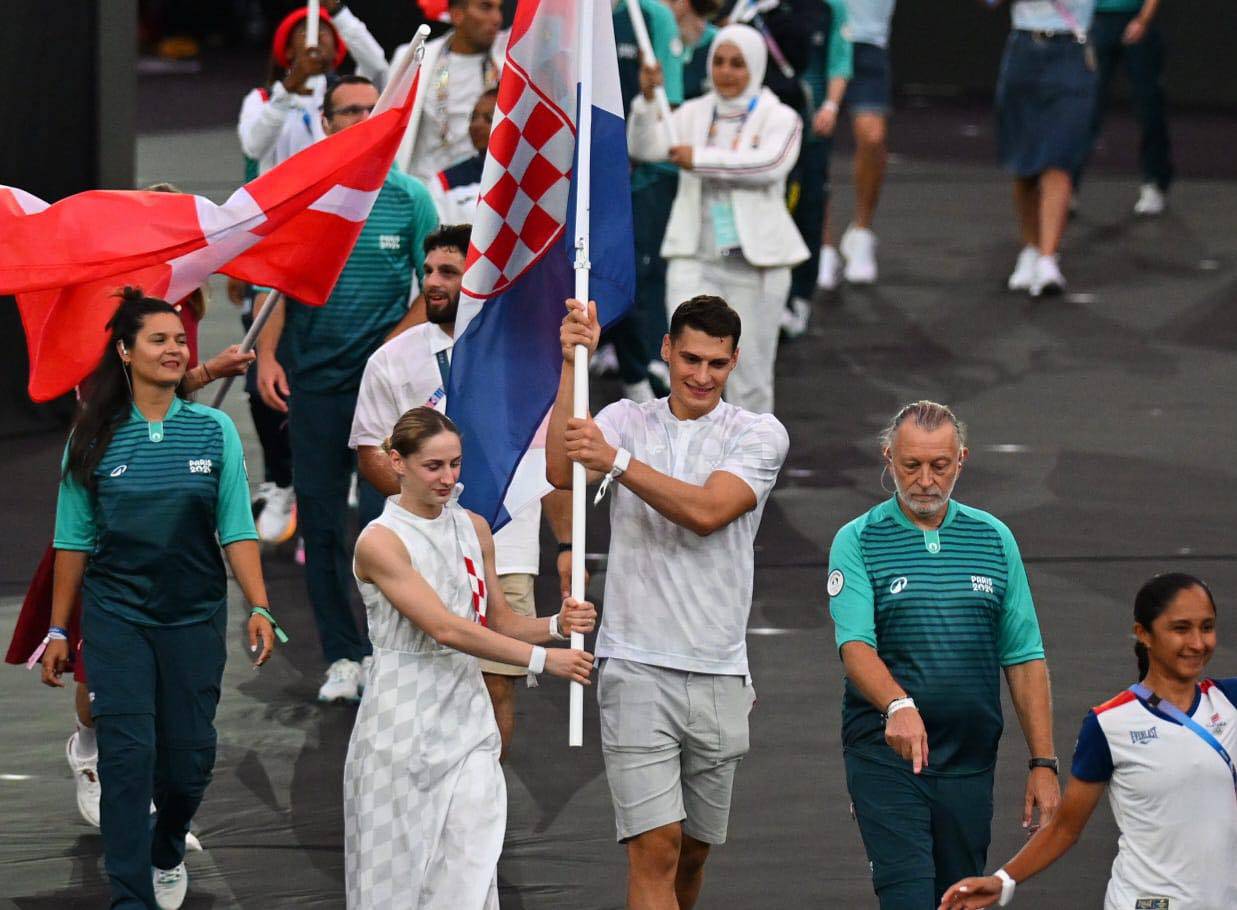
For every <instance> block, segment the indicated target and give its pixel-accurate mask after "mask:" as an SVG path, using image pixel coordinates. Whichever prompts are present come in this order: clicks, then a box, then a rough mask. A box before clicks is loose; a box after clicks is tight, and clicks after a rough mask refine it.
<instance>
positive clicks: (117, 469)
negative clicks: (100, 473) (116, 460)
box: [107, 464, 129, 477]
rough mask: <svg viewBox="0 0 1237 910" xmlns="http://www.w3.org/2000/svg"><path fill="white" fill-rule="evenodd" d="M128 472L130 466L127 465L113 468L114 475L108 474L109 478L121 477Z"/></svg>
mask: <svg viewBox="0 0 1237 910" xmlns="http://www.w3.org/2000/svg"><path fill="white" fill-rule="evenodd" d="M127 470H129V466H128V465H127V464H118V465H116V467H114V468H112V473H111V474H108V475H107V476H108V477H119V476H120V475H121V474H123V473H124V472H125V471H127Z"/></svg>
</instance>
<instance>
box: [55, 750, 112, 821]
mask: <svg viewBox="0 0 1237 910" xmlns="http://www.w3.org/2000/svg"><path fill="white" fill-rule="evenodd" d="M76 746H77V731H76V730H74V731H73V735H72V736H70V737H69V741H68V743H66V744H65V747H64V755H65V758H67V759H68V760H69V767H70V768H72V769H73V780H74V782H75V783H76V785H77V811H78V812H79V813H81V816H82V820H83V821H85V822H86V824H88V825H93V826H94V827H96V828H97V827H99V797H100V796H102V795H103V791H102V789H101V788H100V787H99V756H98V753H96V754H95V755H94V756H92V757H91V758H84V759H83V758H78V757H77V752H76V750H75V747H76Z"/></svg>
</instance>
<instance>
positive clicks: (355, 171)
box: [0, 54, 420, 401]
mask: <svg viewBox="0 0 1237 910" xmlns="http://www.w3.org/2000/svg"><path fill="white" fill-rule="evenodd" d="M413 56H414V55H411V54H409V55H407V56H406V58H405V60H406V62H405V64H403V65H401V67H400V68H399V69H398V70H397V71H396V72H394V73H392V75H391V78H390V80H389V82H388V85H387V88H386V91H384V92H383V95H382V98H381V99H380V101H379V103H378V106H377V107H376V108H375V109H374V112H373V115H372V116H371V117H370V118H369V119H368V120H366V121H364V122H362V123H359V124H357V125H355V126H352V127H349V128H348V129H346V130H343V131H342V132H339V133H336V134H335V135H333V136H329V137H327V138H326V139H324V140H322V141H321V142H318V143H315V144H314V145H311V146H309V147H308V148H307V149H305V150H304V151H302V152H300V153H299V154H297V155H294V156H292V157H291V158H289V159H287V160H286V161H284V162H282V163H281V164H279V165H278V166H276V167H274V168H272V169H271V170H269V171H267V172H266V173H265V174H262V175H261V176H260V177H258V178H257V179H255V180H253V181H252V182H250V183H248V184H246V185H245V186H243V187H241V188H240V189H238V190H237V191H236V192H234V193H233V194H232V195H231V197H230V198H229V199H228V200H227V202H225V203H223V205H216V204H215V203H213V202H211V201H210V200H209V199H206V198H204V197H202V196H193V195H189V194H175V193H156V192H147V191H138V190H91V191H88V192H85V193H78V194H77V195H75V196H70V197H68V198H67V199H62V200H61V201H59V202H57V203H55V204H54V205H48V204H47V203H46V202H44V201H43V200H41V199H38V198H37V197H35V196H32V195H31V194H29V193H27V192H24V191H23V190H19V189H15V188H13V187H6V186H0V238H3V239H2V240H0V294H14V295H16V296H17V305H18V308H19V309H20V310H21V317H22V325H23V327H24V328H25V331H26V345H27V348H28V350H29V353H30V382H29V386H28V388H29V392H30V397H31V398H33V399H34V400H35V401H47V400H49V399H51V398H55V397H56V396H58V395H62V394H64V393H65V392H68V391H69V390H70V389H72V388H73V387H74V386H76V385H77V384H78V383H80V382H81V381H82V380H83V379H85V378H86V376H88V375H89V374H90V372H91V371H92V370H93V369H94V367H95V365H96V364H97V363H98V362H99V358H100V357H101V356H102V352H103V347H104V345H105V343H106V341H107V332H106V329H105V326H106V325H107V322H108V320H110V319H111V318H112V314H113V313H114V312H115V311H116V307H117V306H118V305H119V300H118V299H117V298H116V297H114V296H113V294H114V292H115V291H116V289H117V288H119V287H122V286H124V285H135V286H139V287H141V288H142V289H143V290H144V291H145V292H146V294H148V295H149V296H152V297H161V298H163V299H166V300H170V301H177V300H180V299H182V298H184V297H185V296H187V295H188V294H190V293H191V292H192V291H193V290H194V289H196V288H198V287H199V286H201V285H202V284H203V283H204V282H205V281H206V279H207V278H209V277H210V276H211V275H212V274H214V273H216V272H223V273H225V274H228V275H231V276H233V277H234V278H240V279H242V280H245V281H249V282H252V283H253V284H257V285H262V286H265V287H272V288H275V289H277V290H280V291H283V292H284V293H285V294H287V295H288V296H289V297H292V298H294V299H296V300H298V301H300V302H301V303H306V304H310V305H312V306H320V305H322V304H324V303H325V302H326V300H327V298H328V297H329V296H330V294H331V290H332V289H333V288H334V287H335V282H336V280H337V279H338V278H339V273H340V272H341V271H342V270H343V267H344V263H345V262H347V260H348V256H349V255H350V254H351V252H352V247H353V245H354V244H355V243H356V239H357V236H358V235H359V234H360V232H361V228H362V227H363V225H364V223H365V219H366V218H368V217H369V213H370V209H371V208H372V207H373V204H374V199H375V198H377V196H378V191H379V190H380V189H381V188H382V184H383V182H384V181H385V180H386V177H387V173H388V172H389V171H390V169H391V162H392V160H393V159H394V157H395V151H396V149H397V148H398V147H399V143H400V139H401V138H402V137H403V135H404V131H405V129H406V128H407V125H408V118H409V114H410V112H411V110H412V99H413V98H415V97H416V90H415V78H416V71H417V67H418V66H419V64H420V60H419V59H417V60H415V61H414V60H413V59H412V58H413ZM416 56H417V57H418V58H419V56H420V55H416Z"/></svg>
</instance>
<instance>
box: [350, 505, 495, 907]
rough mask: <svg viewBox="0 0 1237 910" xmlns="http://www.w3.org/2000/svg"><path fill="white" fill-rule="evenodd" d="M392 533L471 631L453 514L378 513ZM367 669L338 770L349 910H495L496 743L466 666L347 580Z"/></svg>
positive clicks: (391, 508) (479, 686) (460, 521)
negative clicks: (362, 617)
mask: <svg viewBox="0 0 1237 910" xmlns="http://www.w3.org/2000/svg"><path fill="white" fill-rule="evenodd" d="M374 524H381V525H382V526H383V527H386V528H389V529H390V530H391V531H393V532H394V533H395V534H396V535H397V536H398V537H399V538H400V540H402V541H403V543H404V546H405V547H406V548H407V549H408V553H409V555H410V557H411V559H412V563H413V565H414V566H415V567H416V569H417V571H418V572H419V573H421V576H422V577H423V578H424V579H425V580H426V581H427V582H428V583H429V584H430V586H431V587H432V588H433V589H434V590H435V591H436V592H437V593H438V595H439V597H440V598H441V599H442V601H443V603H444V604H445V605H446V606H447V609H449V610H451V611H452V612H453V613H455V614H456V615H457V616H462V617H465V618H468V619H475V618H476V613H475V611H474V609H473V589H472V586H471V585H470V584H469V580H468V575H467V570H466V569H465V566H464V557H465V556H467V557H469V558H471V559H472V560H473V561H474V563H475V564H476V565H483V564H484V563H483V560H482V557H481V546H480V543H479V542H478V540H477V534H476V530H475V529H474V528H473V525H472V522H471V521H470V520H469V518H468V515H467V514H466V513H465V511H464V510H463V509H461V508H460V507H459V506H457V505H455V504H454V503H452V504H450V505H448V506H447V507H446V508H445V509H444V510H443V514H442V515H440V516H439V517H438V518H436V519H433V520H430V519H425V518H420V517H418V516H416V515H413V514H411V513H409V512H407V511H405V510H404V509H402V508H400V506H399V505H397V504H396V501H395V499H394V498H392V499H390V500H388V501H387V505H386V508H385V509H384V510H383V513H382V515H381V516H380V517H379V518H377V519H376V520H375V521H374ZM357 584H358V587H359V588H360V590H361V597H362V599H363V600H364V601H365V609H366V611H367V613H368V614H369V636H370V638H371V639H372V641H373V643H374V664H373V668H372V669H371V671H370V675H369V680H368V683H367V685H366V687H365V696H364V697H363V698H362V699H361V705H360V708H359V709H358V711H357V718H356V725H355V726H354V727H353V729H352V740H351V742H350V743H349V744H348V758H347V761H346V762H345V764H344V867H345V872H346V879H347V893H348V907H349V908H350V910H361V908H365V910H395V908H407V910H413V908H417V910H498V883H497V872H498V856H499V853H501V852H502V845H503V834H504V832H505V830H506V826H507V788H506V782H505V781H504V779H503V775H502V771H501V770H500V769H499V766H498V753H499V748H500V740H499V736H498V727H497V725H496V724H495V723H494V712H493V710H492V709H491V707H490V700H489V696H488V695H487V693H486V690H485V683H484V682H483V681H482V679H481V670H480V668H479V667H478V665H477V660H476V658H474V657H470V656H469V655H467V654H461V653H460V652H458V651H452V650H449V649H444V648H440V647H439V646H438V644H437V643H436V642H435V641H434V640H433V639H432V638H430V637H429V636H428V635H426V634H425V633H424V632H422V631H421V630H420V629H419V628H417V627H416V626H415V625H413V624H412V623H411V622H409V621H408V619H407V618H406V617H404V616H403V615H402V614H400V613H399V612H398V611H396V610H395V608H394V607H392V606H391V603H390V601H388V600H387V598H386V597H385V596H383V594H382V592H381V591H380V590H379V589H378V587H377V586H376V585H372V584H366V583H362V582H360V581H359V580H358V582H357Z"/></svg>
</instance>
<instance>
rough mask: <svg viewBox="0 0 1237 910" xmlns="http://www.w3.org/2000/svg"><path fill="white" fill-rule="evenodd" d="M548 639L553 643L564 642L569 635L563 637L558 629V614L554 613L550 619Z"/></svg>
mask: <svg viewBox="0 0 1237 910" xmlns="http://www.w3.org/2000/svg"><path fill="white" fill-rule="evenodd" d="M550 637H551V638H552V639H554V640H555V641H566V640H567V639H568V638H570V637H571V636H570V635H564V634H563V633H562V632H560V631H559V629H558V614H557V613H555V614H554V615H553V616H551V617H550Z"/></svg>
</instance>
